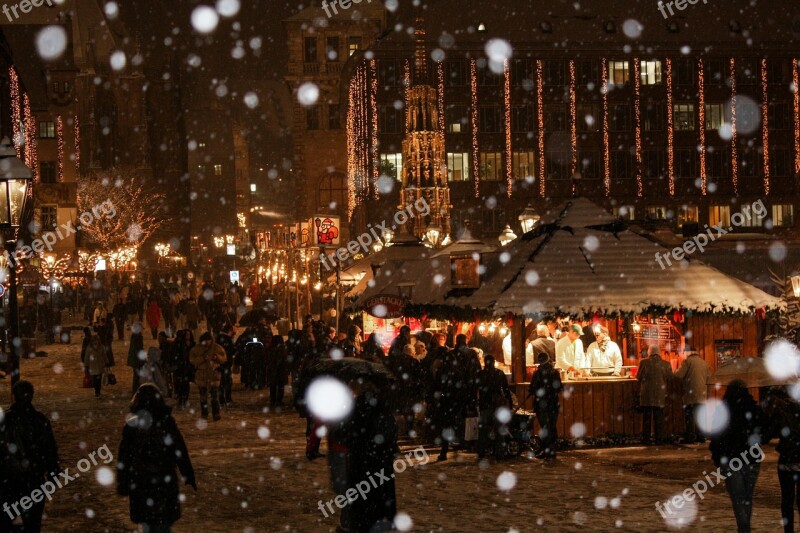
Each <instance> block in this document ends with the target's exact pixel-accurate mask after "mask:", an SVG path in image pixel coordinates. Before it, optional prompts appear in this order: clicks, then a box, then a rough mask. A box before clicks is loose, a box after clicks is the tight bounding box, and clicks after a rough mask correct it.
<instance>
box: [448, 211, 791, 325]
mask: <svg viewBox="0 0 800 533" xmlns="http://www.w3.org/2000/svg"><path fill="white" fill-rule="evenodd" d="M544 222H545V223H544V224H543V225H542V226H540V228H538V229H537V230H534V231H533V232H530V233H527V234H525V235H523V236H522V237H521V238H519V239H517V240H516V241H514V242H513V243H511V244H510V245H508V246H507V247H505V248H504V249H503V250H501V251H499V252H498V253H495V254H491V255H490V256H488V257H487V265H486V267H487V275H486V279H485V281H484V283H483V285H482V286H481V288H480V289H477V290H476V291H475V292H474V293H473V294H471V295H469V296H460V297H452V296H451V297H449V298H447V299H445V300H444V301H442V302H441V304H445V305H450V306H455V307H466V306H469V307H471V308H492V309H493V311H494V313H495V314H505V313H512V314H524V315H530V316H535V315H545V314H556V313H559V314H575V315H585V314H590V313H593V312H595V311H599V312H601V313H617V312H622V313H636V312H643V311H645V310H647V309H654V308H666V309H673V308H683V309H686V310H692V311H697V312H704V313H712V312H719V313H725V312H727V313H738V312H741V313H747V312H751V311H753V310H754V309H757V308H766V309H777V308H781V307H782V306H783V304H782V302H781V300H780V299H778V298H775V297H773V296H770V295H768V294H767V293H765V292H763V291H761V290H760V289H757V288H756V287H753V286H752V285H749V284H747V283H744V282H742V281H740V280H738V279H735V278H732V277H730V276H727V275H725V274H723V273H722V272H720V271H718V270H716V269H714V268H711V267H709V266H707V265H705V264H703V263H701V262H699V261H696V260H692V261H681V262H678V261H675V260H674V259H670V260H671V262H672V266H668V265H667V262H666V260H662V264H664V266H665V268H663V269H662V268H661V266H660V265H659V262H657V261H656V254H657V253H660V254H661V255H662V256H665V255H667V253H668V252H669V249H668V248H666V247H664V246H663V245H661V244H659V243H657V242H655V241H654V240H651V239H650V238H648V237H647V236H645V235H639V234H637V233H634V232H632V231H630V230H628V229H626V228H625V227H624V226H623V225H622V224H621V223H620V222H617V221H615V220H614V218H613V217H612V216H611V215H609V214H608V213H607V212H606V211H604V210H603V209H602V208H600V207H599V206H597V205H595V204H594V203H592V202H590V201H589V200H587V199H584V198H576V199H574V200H572V201H570V202H567V203H566V204H565V205H564V207H563V209H561V210H560V214H559V215H558V216H557V217H555V218H554V219H552V220H550V221H547V220H545V221H544ZM548 222H549V223H548Z"/></svg>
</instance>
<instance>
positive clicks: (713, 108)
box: [706, 104, 725, 130]
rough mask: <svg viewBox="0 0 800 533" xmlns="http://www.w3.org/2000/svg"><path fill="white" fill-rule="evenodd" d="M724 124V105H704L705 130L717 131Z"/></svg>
mask: <svg viewBox="0 0 800 533" xmlns="http://www.w3.org/2000/svg"><path fill="white" fill-rule="evenodd" d="M724 123H725V105H724V104H706V129H707V130H718V129H720V128H721V127H722V124H724Z"/></svg>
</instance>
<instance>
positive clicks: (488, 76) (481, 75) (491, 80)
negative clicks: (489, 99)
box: [478, 67, 503, 87]
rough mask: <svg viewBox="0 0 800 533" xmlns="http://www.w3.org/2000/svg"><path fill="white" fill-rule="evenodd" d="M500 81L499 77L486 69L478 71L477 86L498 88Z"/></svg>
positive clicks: (500, 77)
mask: <svg viewBox="0 0 800 533" xmlns="http://www.w3.org/2000/svg"><path fill="white" fill-rule="evenodd" d="M502 80H503V78H502V76H501V75H499V74H495V73H494V72H492V71H491V70H490V69H489V68H488V67H487V68H479V69H478V85H480V86H481V87H498V86H499V85H501V82H502Z"/></svg>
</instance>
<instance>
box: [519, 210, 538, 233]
mask: <svg viewBox="0 0 800 533" xmlns="http://www.w3.org/2000/svg"><path fill="white" fill-rule="evenodd" d="M539 219H541V217H540V216H539V215H538V214H537V213H536V210H534V209H533V207H531V205H530V204H528V206H527V207H526V208H525V210H524V211H522V214H521V215H520V216H519V225H520V226H521V227H522V233H528V232H529V231H531V230H533V228H534V227H536V223H537V222H539Z"/></svg>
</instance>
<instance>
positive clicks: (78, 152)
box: [73, 115, 81, 176]
mask: <svg viewBox="0 0 800 533" xmlns="http://www.w3.org/2000/svg"><path fill="white" fill-rule="evenodd" d="M73 120H75V124H74V128H75V173H76V175H77V176H80V175H81V125H80V122H79V119H78V115H75V118H74V119H73Z"/></svg>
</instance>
